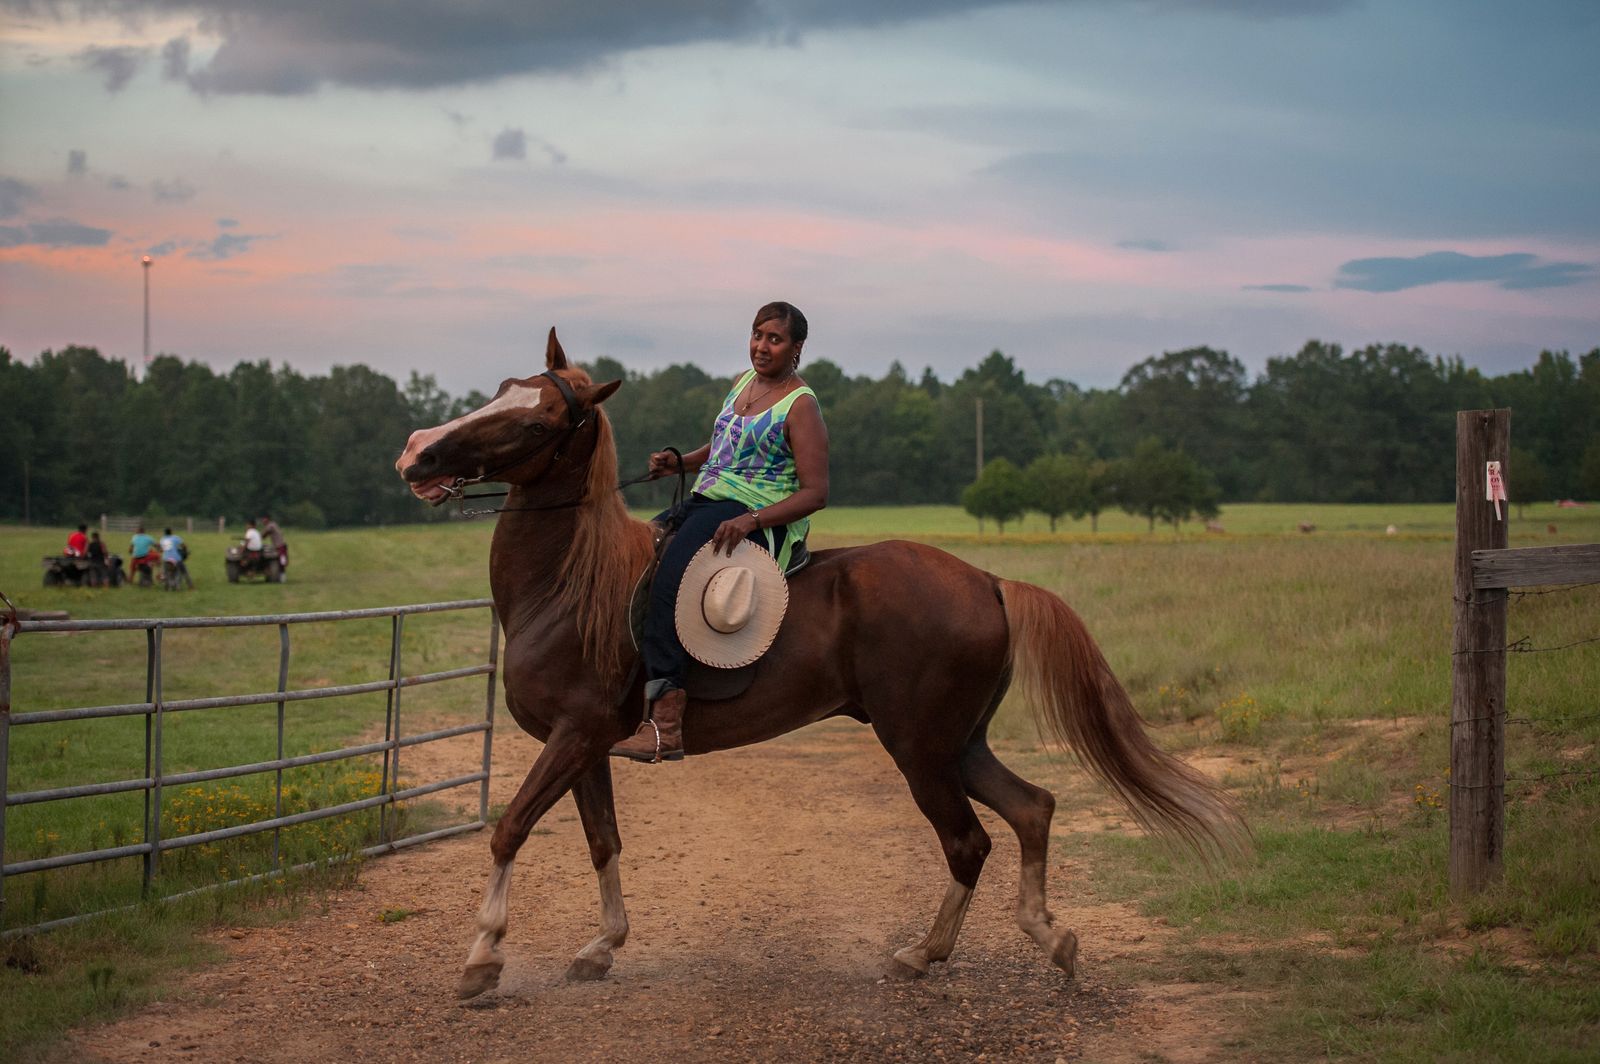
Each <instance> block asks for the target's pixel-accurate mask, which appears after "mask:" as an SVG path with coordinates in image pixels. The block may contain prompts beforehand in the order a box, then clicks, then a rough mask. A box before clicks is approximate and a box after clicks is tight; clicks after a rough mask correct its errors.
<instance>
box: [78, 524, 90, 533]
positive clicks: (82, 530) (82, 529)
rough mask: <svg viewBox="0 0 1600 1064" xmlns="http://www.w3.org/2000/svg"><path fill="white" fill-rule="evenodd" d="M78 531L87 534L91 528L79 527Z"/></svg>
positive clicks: (86, 526)
mask: <svg viewBox="0 0 1600 1064" xmlns="http://www.w3.org/2000/svg"><path fill="white" fill-rule="evenodd" d="M78 531H79V532H87V531H89V526H88V525H79V526H78Z"/></svg>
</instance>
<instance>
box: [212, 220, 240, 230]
mask: <svg viewBox="0 0 1600 1064" xmlns="http://www.w3.org/2000/svg"><path fill="white" fill-rule="evenodd" d="M238 225H239V222H238V220H237V219H234V218H218V219H217V228H218V229H234V228H237V227H238Z"/></svg>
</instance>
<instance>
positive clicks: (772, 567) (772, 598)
mask: <svg viewBox="0 0 1600 1064" xmlns="http://www.w3.org/2000/svg"><path fill="white" fill-rule="evenodd" d="M736 566H737V567H742V568H745V569H748V570H750V572H751V574H752V575H753V576H754V577H755V583H756V594H755V609H754V611H753V612H752V614H751V616H750V620H749V622H748V623H747V624H745V626H744V627H742V628H740V629H739V630H738V631H736V632H719V631H717V629H715V628H713V627H712V626H711V623H710V622H709V621H707V620H706V617H705V612H704V609H703V607H702V605H701V603H702V602H703V601H704V599H705V591H706V585H707V584H708V583H710V581H711V578H712V577H713V576H715V575H716V574H717V573H719V572H721V571H722V570H723V569H728V568H733V567H736ZM788 608H789V583H788V581H786V580H785V579H784V578H783V570H782V569H780V568H778V563H777V561H776V560H775V559H774V558H773V557H772V555H771V554H768V553H767V552H766V551H765V550H763V549H762V548H761V547H759V546H757V545H756V544H754V543H751V542H750V541H749V540H747V539H746V540H740V541H739V544H738V546H736V547H734V549H733V553H732V554H731V555H728V554H721V553H716V552H715V551H714V544H712V543H707V544H706V545H705V546H703V547H701V548H700V549H699V550H697V551H695V554H694V557H693V558H691V559H689V567H688V568H687V569H685V570H684V573H683V582H682V583H680V584H679V585H678V602H677V607H676V609H675V610H674V621H675V623H676V625H677V629H678V641H679V642H681V643H682V644H683V649H684V650H687V651H688V652H689V656H690V657H692V658H694V659H695V660H696V661H698V662H700V663H702V664H704V665H709V666H711V667H712V668H715V669H737V668H739V667H740V666H743V665H748V664H750V663H751V662H753V661H755V660H756V659H757V658H759V657H761V655H763V654H765V653H766V652H767V648H768V647H770V646H772V641H773V640H774V639H776V638H777V637H778V629H779V628H780V627H781V626H782V625H783V615H784V613H785V612H787V610H788Z"/></svg>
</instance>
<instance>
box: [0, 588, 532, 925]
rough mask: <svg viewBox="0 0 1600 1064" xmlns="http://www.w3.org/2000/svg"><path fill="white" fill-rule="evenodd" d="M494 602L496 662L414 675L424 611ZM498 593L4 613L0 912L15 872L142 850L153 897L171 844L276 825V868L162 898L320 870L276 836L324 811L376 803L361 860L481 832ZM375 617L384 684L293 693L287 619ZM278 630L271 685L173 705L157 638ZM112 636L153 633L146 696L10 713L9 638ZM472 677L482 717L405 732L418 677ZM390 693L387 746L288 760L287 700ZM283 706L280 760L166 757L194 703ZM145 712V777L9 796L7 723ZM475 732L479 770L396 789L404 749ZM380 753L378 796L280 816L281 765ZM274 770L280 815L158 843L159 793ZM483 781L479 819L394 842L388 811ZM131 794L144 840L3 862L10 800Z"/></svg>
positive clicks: (148, 637) (494, 634) (0, 637)
mask: <svg viewBox="0 0 1600 1064" xmlns="http://www.w3.org/2000/svg"><path fill="white" fill-rule="evenodd" d="M486 607H487V608H489V652H488V661H486V662H484V663H482V664H477V665H469V666H465V667H462V668H456V669H448V670H445V671H442V672H429V673H420V674H417V675H414V676H408V675H406V673H405V671H404V668H403V665H402V661H401V640H402V636H403V634H404V629H405V619H406V618H407V617H408V616H411V615H414V614H422V613H440V612H444V611H447V610H470V609H484V608H486ZM492 607H493V600H491V599H467V600H462V601H457V602H431V603H423V604H419V605H412V606H382V607H377V608H373V609H360V610H334V611H330V612H324V613H283V614H270V615H265V616H252V617H168V618H137V619H124V620H104V621H87V620H86V621H38V620H25V621H10V622H9V623H6V622H5V621H4V620H3V619H0V795H4V799H5V802H4V806H3V807H0V911H3V909H4V906H5V884H6V880H7V879H8V878H10V877H12V876H20V875H26V874H28V873H30V872H43V871H47V870H49V869H53V868H65V867H68V866H71V865H83V864H91V863H94V862H97V861H111V860H117V859H119V858H126V857H134V856H140V857H143V859H144V872H143V883H144V890H145V892H146V894H147V895H148V893H149V892H150V889H151V886H152V883H153V882H154V880H155V877H156V875H157V874H158V872H159V870H160V863H161V855H162V854H163V853H167V852H170V851H172V850H177V849H181V848H183V847H188V846H198V845H201V844H203V843H212V842H220V841H222V840H224V839H231V838H237V837H240V836H244V835H253V834H258V833H261V832H267V831H270V832H273V843H272V864H273V866H274V867H273V868H272V870H270V871H267V872H262V873H258V874H256V875H250V876H241V877H238V878H235V879H227V880H221V881H218V882H215V883H210V884H207V885H205V886H202V887H199V888H196V889H195V890H188V891H183V892H181V893H178V894H171V895H165V896H164V897H163V898H162V900H170V899H171V898H177V897H183V896H185V895H187V894H193V893H196V892H197V891H202V890H212V889H215V888H217V887H222V886H228V885H231V884H237V883H248V882H253V881H257V880H262V879H265V878H268V877H271V876H278V875H282V874H284V873H285V872H294V871H300V870H303V869H305V868H309V867H313V866H314V865H316V864H317V863H318V862H307V863H305V864H300V865H296V866H294V867H292V868H285V867H283V865H282V863H281V860H280V854H279V848H278V833H279V832H281V830H282V829H283V828H286V827H290V826H292V825H295V824H301V823H307V822H309V821H313V820H321V819H325V818H328V817H334V816H339V815H341V814H345V813H353V812H356V811H358V810H362V809H371V808H375V807H376V808H378V809H379V810H380V813H379V816H380V828H379V839H380V841H379V842H378V844H377V845H374V846H368V847H366V848H364V849H362V850H360V851H359V852H360V854H362V855H367V856H370V855H373V854H379V853H388V852H391V851H394V850H397V849H400V848H401V847H405V846H414V845H416V844H418V843H422V842H427V841H429V840H431V839H437V838H442V837H444V836H447V835H455V834H459V833H461V832H464V831H475V830H477V829H478V828H481V827H484V826H485V824H486V823H487V821H488V812H489V760H490V754H491V752H492V745H493V739H494V692H495V678H496V673H497V671H498V663H499V635H500V633H499V625H498V622H497V621H496V619H495V615H494V610H493V608H492ZM379 617H388V618H390V619H391V624H392V634H391V643H390V652H389V675H388V678H387V679H383V680H374V681H371V682H368V683H356V684H344V685H342V686H337V687H317V688H308V689H302V690H292V691H291V690H289V689H288V678H289V658H290V640H289V629H290V626H291V625H295V624H304V623H311V622H327V621H348V620H362V619H371V618H379ZM265 625H276V626H277V628H278V648H279V649H278V686H277V690H275V691H267V692H261V693H257V694H245V695H231V696H225V697H218V698H188V699H172V700H168V699H166V698H164V697H163V694H162V683H161V672H162V656H161V643H162V635H163V633H165V632H167V631H170V630H173V629H182V628H239V627H250V626H265ZM110 631H143V632H144V633H145V643H146V650H145V700H144V701H143V702H134V703H129V704H125V705H112V706H86V707H82V708H77V709H56V710H44V711H39V712H32V713H14V712H12V706H11V642H12V640H14V639H16V638H18V637H20V636H22V635H26V634H28V633H34V632H110ZM470 676H486V677H487V678H488V682H487V689H486V692H485V695H484V716H483V719H482V720H481V721H475V722H473V723H470V724H462V725H458V726H455V727H450V728H441V729H438V730H436V731H430V732H423V733H420V734H416V735H406V734H405V731H404V729H403V727H402V722H403V719H404V718H403V717H402V714H401V694H402V692H403V691H405V690H406V689H407V688H409V687H416V686H420V685H422V684H430V683H440V682H442V681H445V680H456V679H461V678H463V677H470ZM373 692H385V693H386V695H387V705H386V709H385V723H384V739H383V741H382V742H373V743H365V744H363V745H360V746H347V747H344V748H342V749H338V750H329V751H324V752H320V753H313V754H304V755H301V756H298V757H285V756H284V707H285V705H287V704H288V703H290V702H301V701H308V700H312V699H321V698H338V697H340V696H345V695H358V694H368V693H373ZM273 703H275V704H276V705H277V757H275V758H273V759H272V760H270V761H259V762H255V763H253V764H247V765H231V766H227V767H224V768H212V769H205V770H202V771H197V772H181V773H168V772H166V771H165V770H164V768H163V764H162V734H163V730H164V726H165V723H166V719H167V717H168V716H170V715H171V714H173V713H179V712H188V711H196V710H208V709H218V708H222V707H231V706H251V705H266V704H273ZM139 715H142V716H143V717H144V724H145V727H144V738H145V750H144V756H145V760H144V764H145V771H144V775H143V776H142V777H141V778H138V779H124V780H115V781H110V782H105V783H90V784H84V785H81V786H76V787H59V788H54V789H51V790H37V791H23V792H19V793H16V794H13V793H11V790H10V785H9V782H8V780H9V767H10V760H11V729H12V728H18V727H23V726H26V725H30V724H48V723H52V722H57V721H66V720H87V719H93V718H101V717H122V716H139ZM475 732H482V733H483V767H482V769H481V770H480V771H478V772H474V773H470V774H467V775H463V776H457V777H455V778H453V779H447V780H440V781H437V782H433V783H426V784H421V785H418V786H411V787H406V788H404V789H400V788H399V787H398V779H399V775H400V752H401V750H403V749H405V748H406V747H411V746H417V745H419V744H422V743H430V742H438V741H440V740H444V739H450V738H454V737H456V736H460V735H469V734H472V733H475ZM374 754H378V755H382V757H383V771H382V783H381V785H380V787H379V788H378V793H376V794H373V795H371V796H369V797H365V798H361V799H358V800H355V801H348V802H343V803H341V804H338V805H332V806H326V807H323V808H320V809H313V810H308V811H305V812H300V813H294V814H290V815H284V813H283V772H284V770H285V769H289V768H297V767H301V766H305V765H314V764H320V763H324V762H331V761H340V760H344V759H348V758H353V757H362V756H369V755H374ZM267 772H271V773H274V774H275V784H274V796H275V810H276V813H277V815H276V816H273V817H271V818H269V819H266V820H259V821H254V822H251V823H247V824H236V825H233V826H230V827H226V828H220V829H217V830H214V831H204V832H199V833H196V834H190V835H182V836H178V837H176V838H162V836H161V827H162V819H161V814H162V794H163V792H164V791H165V790H166V789H167V788H170V787H177V786H183V785H187V784H194V783H201V782H207V781H212V780H221V779H232V778H236V777H240V776H249V775H256V774H261V773H267ZM474 783H476V784H478V786H479V791H478V815H477V819H476V820H473V821H469V822H467V823H462V824H455V825H452V826H449V827H444V828H439V829H437V830H434V831H428V832H424V833H422V834H417V835H408V836H403V837H400V838H395V837H393V833H394V827H395V820H396V818H394V817H392V816H391V815H390V810H391V809H392V808H393V807H394V806H395V803H397V802H402V801H405V800H407V799H410V798H418V797H421V796H422V795H426V794H433V793H435V792H438V791H444V790H449V789H451V788H454V787H465V786H469V785H471V784H474ZM130 791H143V792H144V823H143V829H142V832H143V835H142V838H141V840H140V841H139V842H138V843H133V844H129V845H125V846H114V847H108V848H103V849H96V850H86V851H82V852H78V853H63V854H56V855H53V856H49V857H41V858H37V859H34V860H27V861H17V862H15V863H13V864H7V863H4V854H5V845H6V827H5V822H6V816H5V811H6V810H9V809H10V808H11V807H13V806H22V805H31V804H33V803H36V802H55V801H63V800H66V799H71V798H82V797H86V796H89V795H108V794H121V793H126V792H130ZM109 911H113V910H100V911H97V912H93V913H79V914H76V915H73V916H68V917H64V918H61V919H57V920H50V921H47V922H45V923H40V924H35V925H33V926H31V927H25V928H13V929H11V930H9V931H7V932H5V935H6V937H10V936H12V935H16V934H22V933H25V932H33V931H43V930H48V929H50V928H54V927H60V926H62V925H64V924H69V923H75V922H77V921H79V920H83V919H87V918H88V917H91V916H98V915H101V914H102V913H104V912H109Z"/></svg>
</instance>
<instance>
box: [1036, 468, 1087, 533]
mask: <svg viewBox="0 0 1600 1064" xmlns="http://www.w3.org/2000/svg"><path fill="white" fill-rule="evenodd" d="M1024 475H1025V477H1026V480H1027V487H1028V508H1029V509H1030V510H1037V511H1039V512H1040V513H1042V514H1044V515H1045V516H1046V517H1048V518H1049V519H1050V531H1052V532H1054V531H1055V530H1056V522H1057V521H1058V520H1059V519H1060V518H1061V516H1062V515H1063V514H1072V515H1073V516H1074V517H1082V516H1083V515H1084V514H1085V513H1086V512H1088V509H1089V465H1088V463H1087V462H1085V461H1084V459H1083V458H1082V457H1081V456H1079V455H1075V454H1071V455H1068V454H1045V455H1040V456H1039V457H1038V458H1035V459H1034V460H1033V461H1032V462H1030V463H1028V468H1027V469H1026V470H1024Z"/></svg>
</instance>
